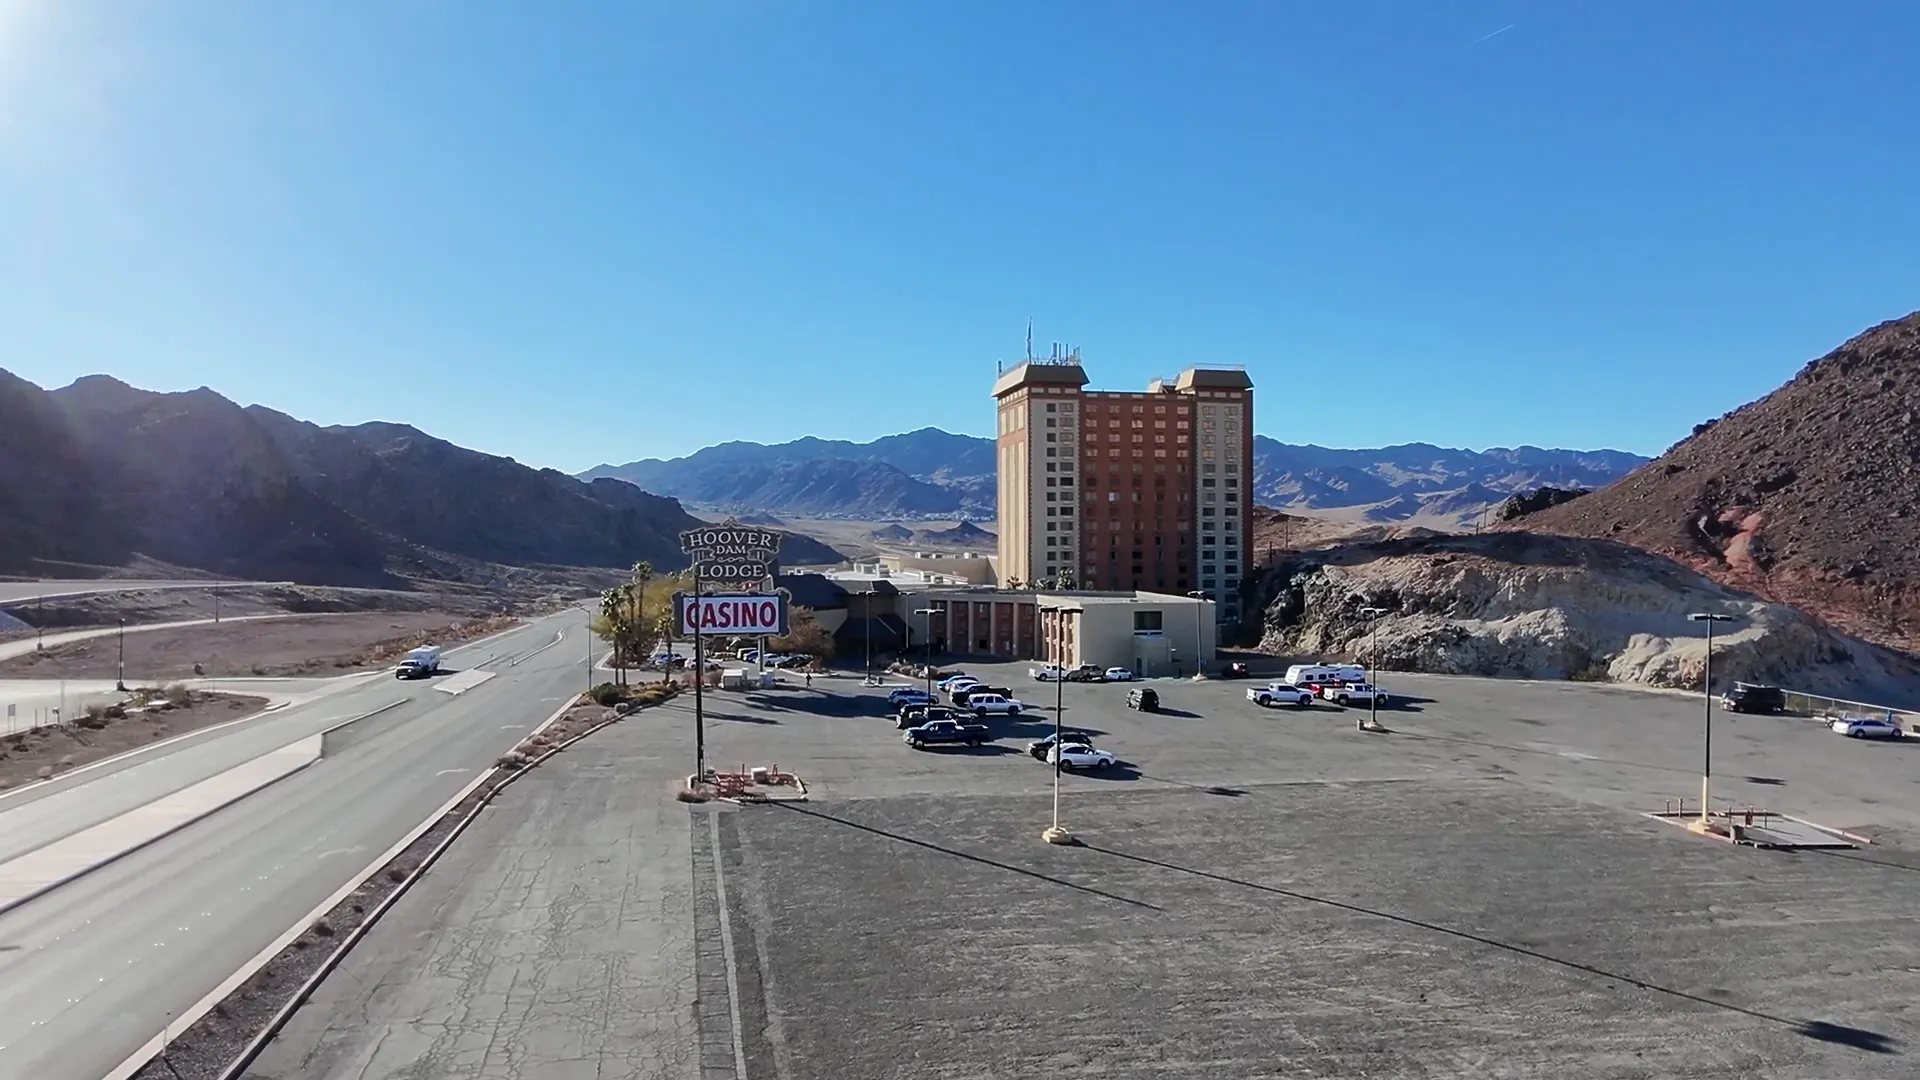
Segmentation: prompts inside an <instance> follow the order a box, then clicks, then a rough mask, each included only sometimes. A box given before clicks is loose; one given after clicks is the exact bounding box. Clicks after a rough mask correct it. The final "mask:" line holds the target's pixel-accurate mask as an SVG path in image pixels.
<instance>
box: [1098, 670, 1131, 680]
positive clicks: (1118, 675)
mask: <svg viewBox="0 0 1920 1080" xmlns="http://www.w3.org/2000/svg"><path fill="white" fill-rule="evenodd" d="M1100 677H1101V678H1103V679H1105V680H1107V681H1108V682H1132V681H1133V671H1132V670H1131V669H1129V668H1123V667H1110V668H1108V669H1107V670H1106V671H1104V672H1102V673H1101V676H1100Z"/></svg>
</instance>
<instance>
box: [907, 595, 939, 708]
mask: <svg viewBox="0 0 1920 1080" xmlns="http://www.w3.org/2000/svg"><path fill="white" fill-rule="evenodd" d="M938 610H939V609H938V608H930V607H922V608H914V609H913V613H914V614H915V615H925V616H926V617H927V664H926V667H925V668H924V669H923V673H924V674H925V675H926V677H927V697H929V698H931V697H933V616H934V613H935V612H936V611H938Z"/></svg>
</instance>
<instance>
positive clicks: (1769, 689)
mask: <svg viewBox="0 0 1920 1080" xmlns="http://www.w3.org/2000/svg"><path fill="white" fill-rule="evenodd" d="M1720 707H1721V708H1723V709H1725V710H1727V711H1728V712H1744V713H1780V712H1786V711H1787V694H1786V691H1784V690H1782V689H1780V688H1779V687H1777V686H1757V685H1755V684H1753V683H1734V684H1733V689H1731V690H1729V691H1727V692H1726V693H1725V694H1723V695H1721V697H1720Z"/></svg>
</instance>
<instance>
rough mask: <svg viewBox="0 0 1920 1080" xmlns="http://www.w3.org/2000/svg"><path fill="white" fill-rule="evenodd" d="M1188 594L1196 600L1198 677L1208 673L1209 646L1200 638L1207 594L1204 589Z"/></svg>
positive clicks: (1195, 625)
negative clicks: (1201, 619) (1201, 620)
mask: <svg viewBox="0 0 1920 1080" xmlns="http://www.w3.org/2000/svg"><path fill="white" fill-rule="evenodd" d="M1187 595H1188V596H1189V597H1191V598H1193V601H1194V605H1193V674H1194V677H1195V678H1198V677H1200V676H1202V675H1205V674H1206V673H1207V647H1206V644H1205V643H1204V642H1202V641H1201V640H1200V633H1201V630H1200V617H1201V616H1202V615H1204V614H1206V610H1207V594H1206V592H1205V591H1204V590H1201V589H1195V590H1193V591H1192V592H1190V593H1188V594H1187Z"/></svg>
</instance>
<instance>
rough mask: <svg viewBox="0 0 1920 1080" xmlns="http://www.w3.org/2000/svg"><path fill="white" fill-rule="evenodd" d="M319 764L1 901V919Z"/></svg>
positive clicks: (305, 764)
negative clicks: (22, 893) (27, 891)
mask: <svg viewBox="0 0 1920 1080" xmlns="http://www.w3.org/2000/svg"><path fill="white" fill-rule="evenodd" d="M312 737H313V736H308V738H312ZM296 741H305V740H296ZM287 745H288V746H291V745H293V744H292V743H289V744H287ZM281 749H285V747H282V748H281ZM279 752H280V751H279V750H269V751H268V752H267V753H266V754H262V755H260V757H258V758H254V759H252V760H253V761H259V760H261V759H263V758H265V757H267V756H269V755H271V754H277V753H279ZM319 760H320V755H319V753H317V752H316V753H315V754H314V755H313V757H312V758H310V759H308V760H306V761H304V762H302V763H300V764H299V765H297V766H295V767H293V768H291V769H288V770H287V771H286V772H283V773H281V774H279V775H278V776H275V777H273V778H272V779H269V780H267V781H265V782H263V783H260V784H257V785H255V786H253V787H250V788H248V789H246V790H245V791H242V792H239V793H237V794H235V795H234V796H233V797H232V798H230V799H226V800H224V801H222V802H220V803H219V804H217V805H214V806H210V807H208V808H207V809H205V810H202V811H201V812H199V813H197V814H194V815H193V816H192V817H189V818H184V819H182V820H181V821H178V822H176V823H174V824H173V825H171V826H169V827H167V828H166V829H164V830H162V831H161V832H158V833H155V834H154V835H152V836H149V837H147V838H146V839H144V840H142V841H140V842H139V843H137V844H133V845H130V846H128V847H124V848H120V849H119V850H117V851H115V852H114V853H113V854H111V855H108V856H106V857H105V858H102V859H100V860H99V861H97V862H92V863H88V864H87V865H86V866H83V867H81V868H80V869H78V870H75V871H74V872H73V873H71V874H68V875H66V876H65V877H63V878H60V879H59V880H57V881H50V882H48V883H47V884H45V885H43V886H41V887H39V888H37V889H35V890H33V891H32V892H30V893H26V894H24V895H22V896H18V897H15V898H14V899H12V900H8V901H4V902H0V915H4V914H6V913H7V912H9V911H12V910H14V909H15V908H18V907H22V906H24V905H26V904H30V903H32V902H33V901H35V900H38V899H40V898H41V897H43V896H46V895H47V894H49V893H52V892H56V891H58V890H60V889H62V888H65V887H66V886H68V885H71V884H73V883H74V882H76V881H79V880H80V879H81V878H83V877H86V876H87V875H89V874H92V873H94V872H96V871H99V870H104V869H106V868H107V867H109V866H112V865H113V864H114V863H117V862H119V861H120V860H121V859H124V858H126V857H127V856H129V855H132V854H133V853H134V852H136V851H142V850H145V849H146V848H150V847H152V846H153V845H155V844H157V843H159V842H160V841H162V840H165V839H166V838H167V837H169V836H173V835H174V834H176V833H179V832H181V831H182V830H184V829H187V828H190V827H191V826H194V825H197V824H199V823H200V822H202V821H205V820H207V819H208V818H210V817H212V816H213V815H215V814H217V813H219V812H220V811H222V810H225V809H227V808H228V807H230V806H233V805H234V804H236V803H239V802H241V801H243V800H245V799H248V798H250V797H252V796H254V795H257V794H259V793H260V792H262V791H265V790H266V789H268V788H270V787H272V786H273V785H275V784H277V783H279V782H280V781H282V780H285V779H286V778H287V777H289V776H294V775H297V774H299V773H303V772H305V771H307V770H308V769H311V768H312V767H313V766H314V765H315V764H316V763H318V762H319ZM250 763H251V762H243V763H242V766H244V765H246V764H250ZM242 766H236V768H237V767H242ZM214 778H215V777H208V778H207V779H208V780H211V779H214ZM200 782H201V783H206V782H207V781H206V780H202V781H200ZM191 786H192V785H189V787H187V788H182V789H181V791H187V790H190V789H191ZM178 794H179V792H174V793H173V795H178ZM173 795H163V796H161V798H160V799H155V800H154V802H160V801H162V800H164V799H169V798H172V797H173ZM151 805H153V803H147V804H146V806H151ZM141 809H145V807H144V806H143V807H136V808H135V809H134V810H129V811H127V813H129V814H130V813H134V812H135V811H137V810H141ZM124 816H125V815H118V816H116V817H114V818H108V819H107V821H106V822H102V823H101V824H108V823H110V822H112V821H115V820H118V818H119V817H124ZM76 835H78V834H76ZM59 842H60V841H55V843H59ZM47 846H48V847H51V846H52V845H47ZM37 850H40V851H44V850H46V849H45V848H44V847H43V848H40V849H37ZM34 853H35V852H31V851H30V852H27V853H25V854H23V855H21V856H20V858H23V859H24V858H27V857H28V856H31V855H33V854H34ZM9 861H12V860H9Z"/></svg>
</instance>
